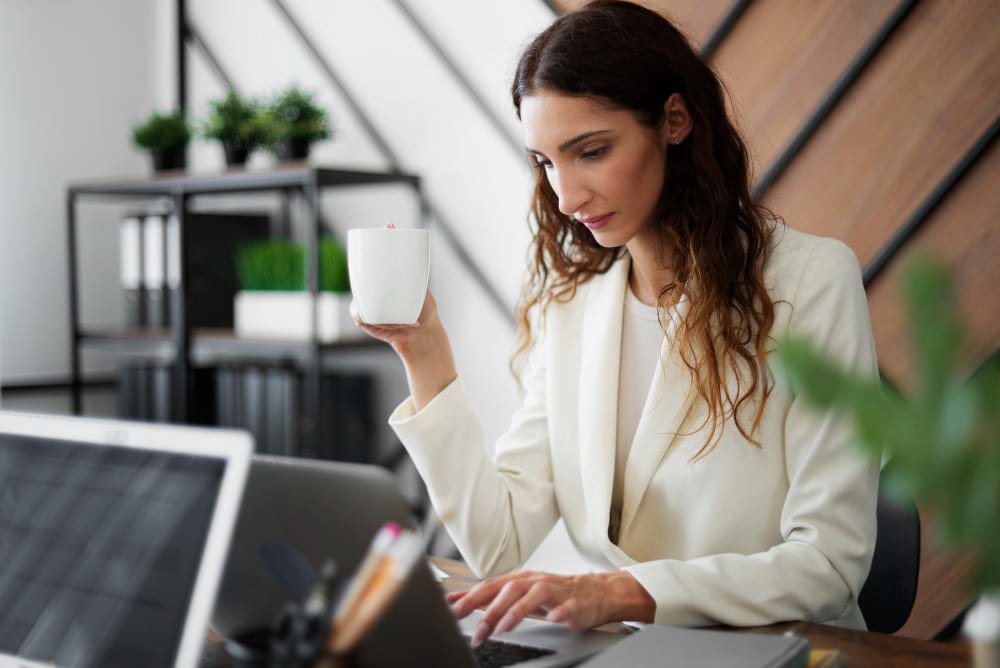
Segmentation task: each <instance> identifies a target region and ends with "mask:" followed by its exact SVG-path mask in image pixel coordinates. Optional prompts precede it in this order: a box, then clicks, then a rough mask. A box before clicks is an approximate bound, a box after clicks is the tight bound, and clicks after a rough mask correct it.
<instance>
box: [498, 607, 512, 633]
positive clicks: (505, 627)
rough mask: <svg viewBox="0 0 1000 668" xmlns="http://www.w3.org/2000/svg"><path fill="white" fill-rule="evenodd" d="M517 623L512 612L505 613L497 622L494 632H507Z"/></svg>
mask: <svg viewBox="0 0 1000 668" xmlns="http://www.w3.org/2000/svg"><path fill="white" fill-rule="evenodd" d="M516 625H517V618H516V617H515V616H514V615H513V614H512V613H509V612H508V613H507V614H506V615H504V616H503V619H501V620H500V623H499V624H497V628H496V631H495V632H496V633H507V631H510V630H511V629H512V628H514V627H515V626H516Z"/></svg>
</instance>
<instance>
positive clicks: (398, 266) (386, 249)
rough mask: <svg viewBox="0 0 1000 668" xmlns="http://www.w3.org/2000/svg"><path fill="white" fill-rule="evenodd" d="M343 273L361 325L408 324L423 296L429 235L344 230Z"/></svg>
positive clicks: (416, 314)
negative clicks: (345, 234)
mask: <svg viewBox="0 0 1000 668" xmlns="http://www.w3.org/2000/svg"><path fill="white" fill-rule="evenodd" d="M347 271H348V273H349V274H350V279H351V293H352V294H353V295H354V304H355V307H356V308H357V311H358V315H359V316H360V318H361V320H362V322H366V323H369V324H372V325H412V324H414V323H415V322H417V318H418V317H419V316H420V309H421V308H423V305H424V296H425V295H426V294H427V279H428V275H429V274H430V232H429V231H428V230H414V229H400V228H397V227H390V228H385V227H373V228H366V229H358V230H348V232H347Z"/></svg>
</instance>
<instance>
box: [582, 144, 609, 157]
mask: <svg viewBox="0 0 1000 668" xmlns="http://www.w3.org/2000/svg"><path fill="white" fill-rule="evenodd" d="M607 152H608V147H607V146H601V147H600V148H594V149H590V150H588V151H584V152H583V153H581V154H580V157H581V158H583V159H584V160H597V159H598V158H600V157H602V156H603V155H604V154H605V153H607Z"/></svg>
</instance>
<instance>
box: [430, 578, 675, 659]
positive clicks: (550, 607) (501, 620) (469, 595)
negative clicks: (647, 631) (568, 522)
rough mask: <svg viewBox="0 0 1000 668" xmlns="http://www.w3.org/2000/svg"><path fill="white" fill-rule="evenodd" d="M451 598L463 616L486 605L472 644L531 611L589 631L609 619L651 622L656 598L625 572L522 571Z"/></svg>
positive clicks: (456, 610) (489, 581)
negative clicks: (579, 573)
mask: <svg viewBox="0 0 1000 668" xmlns="http://www.w3.org/2000/svg"><path fill="white" fill-rule="evenodd" d="M448 602H449V603H450V604H451V608H452V611H453V612H454V613H455V615H456V616H457V617H458V618H459V619H461V618H462V617H465V616H466V615H468V614H469V613H471V612H472V611H473V610H475V609H476V608H480V607H483V606H487V607H486V614H485V615H484V616H483V619H482V621H481V622H480V623H479V625H478V626H476V632H475V635H474V636H473V638H472V644H473V645H478V644H479V643H481V642H482V641H483V640H485V639H486V638H487V637H488V636H490V635H492V634H494V633H506V632H507V631H510V630H511V629H513V628H514V627H515V626H517V625H518V624H519V623H520V622H521V620H522V619H524V618H525V617H527V616H528V615H531V614H534V615H537V616H543V617H545V619H547V620H548V621H550V622H557V623H560V624H565V625H567V626H569V627H570V628H573V629H589V628H593V627H595V626H600V625H601V624H607V623H608V622H619V621H641V622H652V621H653V617H654V615H655V613H656V603H655V601H654V600H653V598H652V596H650V595H649V592H647V591H646V589H645V588H644V587H643V586H642V585H640V584H639V582H638V580H636V579H635V578H634V577H632V575H631V574H630V573H628V572H627V571H613V572H611V573H595V574H591V575H570V576H567V575H552V574H550V573H535V572H531V571H521V572H518V573H511V574H509V575H503V576H500V577H497V578H490V579H488V580H483V581H482V582H480V583H479V584H478V585H476V586H475V587H473V588H472V589H470V590H468V591H463V592H455V593H453V594H449V595H448Z"/></svg>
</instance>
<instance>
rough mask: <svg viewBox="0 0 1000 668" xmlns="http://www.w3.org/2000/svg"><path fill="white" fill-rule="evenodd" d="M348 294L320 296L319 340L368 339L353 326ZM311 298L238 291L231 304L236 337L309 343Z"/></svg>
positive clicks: (318, 315) (307, 296)
mask: <svg viewBox="0 0 1000 668" xmlns="http://www.w3.org/2000/svg"><path fill="white" fill-rule="evenodd" d="M350 306H351V295H350V293H346V294H341V293H331V292H323V293H320V294H319V304H318V308H317V311H316V320H317V322H316V325H317V330H318V333H319V340H320V341H322V342H323V343H331V342H334V341H356V340H359V339H365V338H367V337H368V335H367V334H365V333H364V332H363V331H361V330H360V329H358V326H357V325H355V324H354V319H353V318H352V317H351V313H350ZM311 308H312V295H311V294H309V293H308V292H283V291H277V290H259V291H258V290H241V291H239V292H237V293H236V298H235V301H234V303H233V310H234V313H233V316H234V327H233V328H234V330H235V331H236V336H238V337H240V338H246V339H275V340H280V341H309V340H310V338H311V336H312V329H311V320H310V317H311V315H310V314H311Z"/></svg>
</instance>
